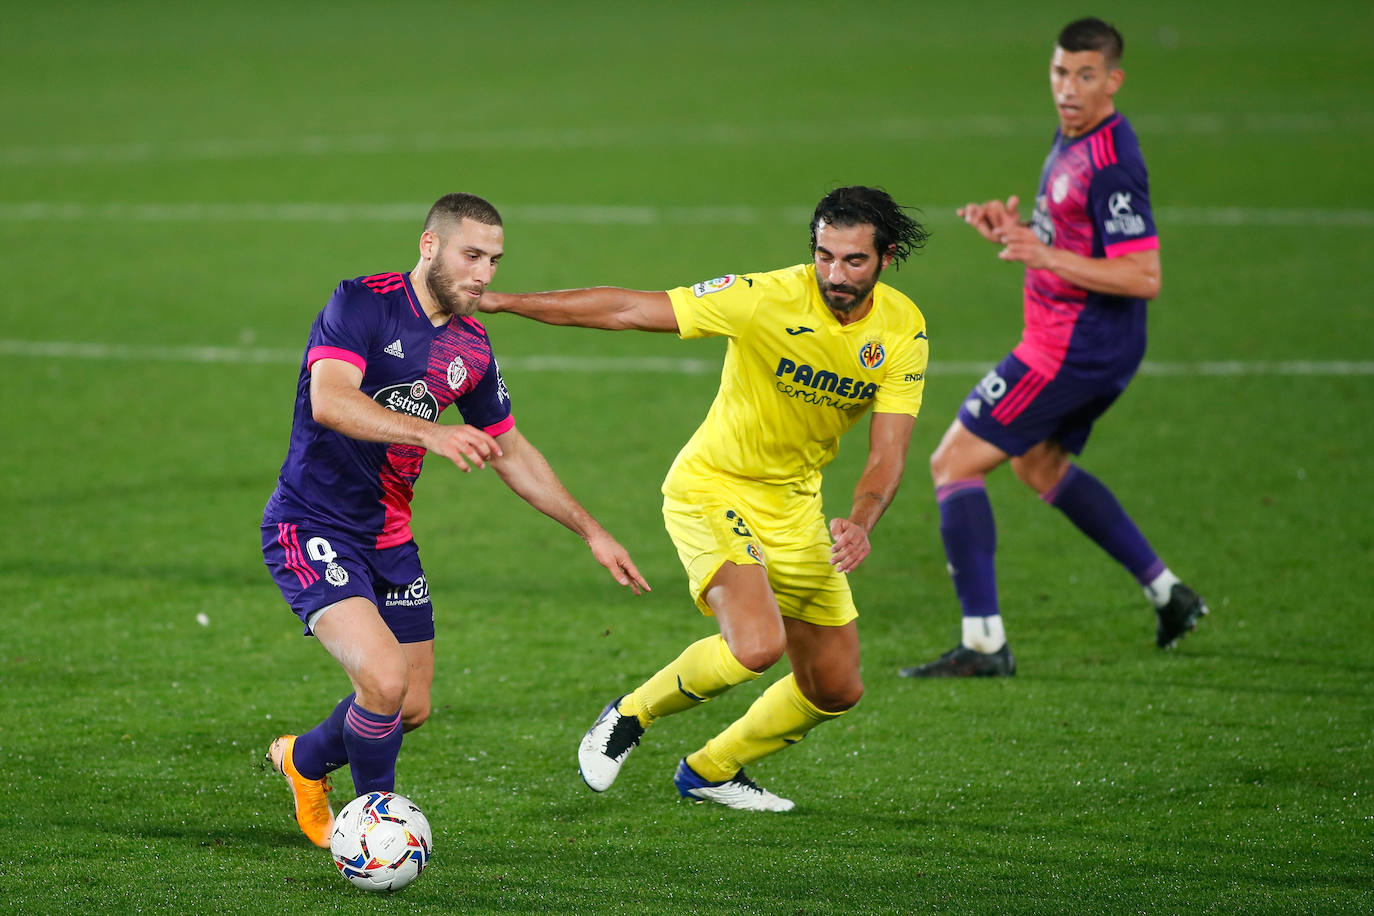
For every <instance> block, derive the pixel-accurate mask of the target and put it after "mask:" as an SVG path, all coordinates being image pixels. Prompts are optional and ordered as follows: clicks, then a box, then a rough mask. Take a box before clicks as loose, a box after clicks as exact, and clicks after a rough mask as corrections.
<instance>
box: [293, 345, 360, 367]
mask: <svg viewBox="0 0 1374 916" xmlns="http://www.w3.org/2000/svg"><path fill="white" fill-rule="evenodd" d="M322 359H341V360H343V361H344V362H346V363H351V364H353V365H355V366H357V367H358V371H359V372H366V371H367V360H365V359H363V358H362V357H361V356H359V355H358V354H356V353H354V352H353V351H352V350H343V349H340V348H339V347H311V348H310V352H309V353H307V354H305V367H306V368H307V369H310V368H312V367H314V365H315V363H317V362H319V361H320V360H322Z"/></svg>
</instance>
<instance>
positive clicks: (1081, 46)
mask: <svg viewBox="0 0 1374 916" xmlns="http://www.w3.org/2000/svg"><path fill="white" fill-rule="evenodd" d="M1056 44H1058V45H1059V47H1061V48H1063V49H1064V50H1065V51H1073V52H1077V51H1097V52H1098V53H1099V54H1101V55H1102V57H1103V59H1104V60H1106V62H1107V69H1108V70H1112V69H1115V68H1116V65H1117V64H1119V63H1121V54H1122V52H1123V51H1125V50H1126V42H1125V40H1124V39H1123V38H1122V37H1121V33H1120V32H1118V31H1117V30H1116V26H1114V25H1112V24H1111V23H1109V22H1103V21H1102V20H1101V19H1098V18H1096V17H1093V16H1089V17H1087V18H1086V19H1075V20H1074V21H1073V22H1070V23H1069V24H1068V25H1066V26H1064V28H1063V30H1061V31H1060V33H1059V40H1058V41H1057V42H1056Z"/></svg>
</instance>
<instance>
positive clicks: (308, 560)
mask: <svg viewBox="0 0 1374 916" xmlns="http://www.w3.org/2000/svg"><path fill="white" fill-rule="evenodd" d="M262 556H263V559H264V561H265V562H266V563H267V569H268V570H269V571H270V572H271V573H272V578H273V579H274V580H275V581H276V583H277V588H279V589H281V593H282V597H283V598H285V599H286V603H287V604H289V605H291V610H293V611H295V612H296V616H297V617H299V618H300V619H301V622H302V623H305V622H306V621H307V620H309V619H310V615H311V614H313V613H315V612H316V611H318V610H321V609H323V608H327V607H329V606H330V605H331V604H335V603H337V602H339V601H342V600H344V599H345V598H357V597H362V598H366V599H367V600H369V601H371V602H372V603H373V604H375V605H376V607H377V612H378V613H379V614H381V616H382V620H383V621H384V622H385V623H386V625H387V627H389V628H390V629H391V632H392V633H393V634H395V636H396V640H397V641H398V642H403V643H410V642H425V641H426V640H430V639H433V638H434V605H433V604H431V603H430V600H429V583H428V582H427V581H426V579H425V571H424V570H423V569H422V568H421V567H420V551H419V548H417V547H416V546H415V542H414V541H407V542H406V543H404V544H398V545H396V546H395V547H388V548H386V549H385V550H378V549H376V548H375V547H368V546H365V545H362V544H360V543H358V542H357V541H354V540H352V539H350V538H349V537H348V536H347V535H343V534H340V533H339V532H337V531H332V530H329V529H325V528H311V529H306V528H301V527H299V526H297V525H294V524H291V523H289V522H273V521H266V520H264V522H263V526H262ZM305 632H306V635H307V636H308V635H310V629H309V627H307V628H306V631H305Z"/></svg>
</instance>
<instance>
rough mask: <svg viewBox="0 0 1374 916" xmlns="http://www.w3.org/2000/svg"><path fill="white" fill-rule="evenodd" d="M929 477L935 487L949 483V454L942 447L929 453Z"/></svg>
mask: <svg viewBox="0 0 1374 916" xmlns="http://www.w3.org/2000/svg"><path fill="white" fill-rule="evenodd" d="M930 479H931V480H932V481H934V483H935V486H937V487H939V486H943V485H944V484H947V483H949V454H948V452H947V451H946V450H945V449H944V448H943V447H941V448H937V449H936V450H935V451H933V452H931V453H930Z"/></svg>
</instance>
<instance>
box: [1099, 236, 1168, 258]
mask: <svg viewBox="0 0 1374 916" xmlns="http://www.w3.org/2000/svg"><path fill="white" fill-rule="evenodd" d="M1158 248H1159V236H1157V235H1152V236H1150V237H1149V238H1147V239H1131V240H1130V241H1129V242H1117V243H1116V244H1115V245H1108V246H1107V247H1106V248H1104V249H1103V253H1104V254H1106V255H1107V257H1109V258H1119V257H1121V256H1122V255H1123V254H1131V253H1132V252H1136V251H1154V250H1156V249H1158Z"/></svg>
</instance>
